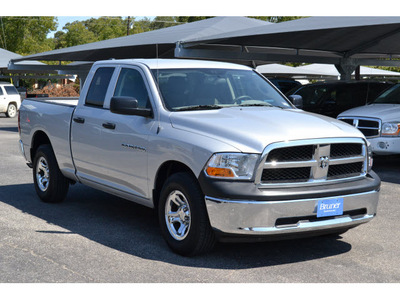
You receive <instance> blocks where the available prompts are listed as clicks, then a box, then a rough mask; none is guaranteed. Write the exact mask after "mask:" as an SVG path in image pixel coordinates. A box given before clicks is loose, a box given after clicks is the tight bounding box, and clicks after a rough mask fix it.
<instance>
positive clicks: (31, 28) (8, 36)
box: [0, 17, 57, 55]
mask: <svg viewBox="0 0 400 300" xmlns="http://www.w3.org/2000/svg"><path fill="white" fill-rule="evenodd" d="M0 26H1V27H0V47H2V48H4V49H6V50H8V51H11V52H15V53H18V54H21V55H29V54H34V53H40V52H44V51H49V50H52V49H54V43H53V40H52V39H49V38H47V34H49V33H50V31H52V30H56V29H57V18H56V17H0Z"/></svg>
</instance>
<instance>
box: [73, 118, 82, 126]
mask: <svg viewBox="0 0 400 300" xmlns="http://www.w3.org/2000/svg"><path fill="white" fill-rule="evenodd" d="M73 120H74V122H76V123H79V124H83V123H85V119H84V118H80V117H76V118H73Z"/></svg>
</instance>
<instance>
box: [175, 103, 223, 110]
mask: <svg viewBox="0 0 400 300" xmlns="http://www.w3.org/2000/svg"><path fill="white" fill-rule="evenodd" d="M221 108H222V106H220V105H216V104H212V105H193V106H187V107H181V108H178V109H176V111H189V110H207V109H221Z"/></svg>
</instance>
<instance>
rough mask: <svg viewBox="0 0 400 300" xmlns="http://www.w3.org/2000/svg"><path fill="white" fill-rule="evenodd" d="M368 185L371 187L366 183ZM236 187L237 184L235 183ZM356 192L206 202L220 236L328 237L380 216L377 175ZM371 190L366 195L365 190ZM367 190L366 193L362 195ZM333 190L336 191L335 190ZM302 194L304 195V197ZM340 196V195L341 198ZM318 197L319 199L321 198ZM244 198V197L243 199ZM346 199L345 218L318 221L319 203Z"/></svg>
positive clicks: (358, 184) (280, 194) (288, 193)
mask: <svg viewBox="0 0 400 300" xmlns="http://www.w3.org/2000/svg"><path fill="white" fill-rule="evenodd" d="M365 181H367V183H366V182H365ZM231 184H232V185H234V183H231ZM353 185H354V191H357V190H358V192H353V193H351V192H349V191H348V192H347V193H346V194H343V193H337V195H336V196H334V195H332V194H331V193H329V192H327V193H324V192H321V191H320V192H318V193H317V194H313V196H311V197H310V194H309V193H306V194H308V196H309V197H306V196H305V195H306V194H303V195H302V196H298V197H297V199H296V197H294V195H293V194H291V193H290V191H287V199H285V192H284V191H282V192H281V193H276V194H275V196H271V197H268V196H267V197H263V198H264V199H263V200H262V199H261V197H257V198H256V199H251V200H250V198H251V197H248V198H247V199H246V197H242V199H232V197H229V198H228V197H226V198H222V197H214V196H210V195H207V196H206V197H205V202H206V206H207V210H208V215H209V219H210V223H211V226H212V228H213V229H214V230H215V231H216V233H217V234H219V235H220V236H237V237H244V236H247V237H251V236H253V237H260V238H265V239H268V238H272V239H276V238H285V237H300V236H301V235H303V234H305V235H307V234H309V233H312V234H311V235H318V234H319V233H320V234H324V233H325V232H328V233H329V232H330V231H331V232H334V231H338V232H339V231H345V230H346V229H348V228H352V227H355V226H358V225H360V224H363V223H366V222H368V221H370V220H371V219H372V218H373V217H374V216H375V215H376V212H377V206H378V198H379V188H380V180H379V177H377V176H376V175H375V174H374V176H373V177H370V178H366V179H364V180H361V181H359V182H353ZM366 185H368V186H369V190H368V191H365V189H366V188H365V186H366ZM357 186H362V187H364V188H363V189H364V191H359V190H360V188H357ZM331 189H332V190H333V189H334V187H331ZM300 194H301V193H300ZM339 194H340V195H339ZM317 195H318V196H317ZM242 196H243V195H242ZM335 197H340V198H343V215H340V216H333V217H322V218H317V205H318V201H319V200H324V199H331V198H335Z"/></svg>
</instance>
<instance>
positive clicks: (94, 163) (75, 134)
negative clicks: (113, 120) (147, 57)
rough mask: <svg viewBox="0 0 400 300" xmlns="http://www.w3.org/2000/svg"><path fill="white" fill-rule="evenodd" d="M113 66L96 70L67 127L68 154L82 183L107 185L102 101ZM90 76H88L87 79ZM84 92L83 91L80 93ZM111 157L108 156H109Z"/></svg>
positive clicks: (108, 90)
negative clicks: (69, 151)
mask: <svg viewBox="0 0 400 300" xmlns="http://www.w3.org/2000/svg"><path fill="white" fill-rule="evenodd" d="M115 69H116V68H115V67H106V66H105V67H101V66H100V67H98V68H97V69H96V70H94V74H93V79H92V80H91V83H90V86H89V88H88V91H87V93H86V98H85V99H84V103H80V104H79V105H78V106H77V108H76V109H75V112H74V115H73V117H72V125H71V151H72V156H73V159H74V164H75V168H76V170H77V176H78V177H79V178H80V180H82V182H84V183H87V184H90V183H101V184H107V182H106V181H107V176H108V175H107V174H108V171H107V169H106V166H105V164H106V162H105V160H106V159H107V158H105V157H104V144H105V142H104V140H103V135H102V132H103V126H102V124H103V123H104V120H105V118H106V114H107V110H105V109H104V101H105V99H106V97H109V96H110V93H111V90H110V88H109V86H110V82H111V80H112V78H113V75H114V73H115ZM90 78H91V76H88V80H90ZM82 92H83V93H84V91H82ZM110 155H111V153H110Z"/></svg>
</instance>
